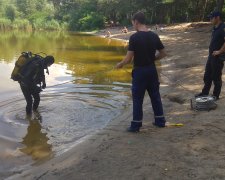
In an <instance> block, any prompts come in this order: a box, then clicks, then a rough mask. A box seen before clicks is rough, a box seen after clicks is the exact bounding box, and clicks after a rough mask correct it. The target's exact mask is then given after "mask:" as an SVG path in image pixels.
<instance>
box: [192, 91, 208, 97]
mask: <svg viewBox="0 0 225 180" xmlns="http://www.w3.org/2000/svg"><path fill="white" fill-rule="evenodd" d="M202 96H208V95H207V94H204V93H202V92H201V93H198V94H195V97H196V98H197V97H202Z"/></svg>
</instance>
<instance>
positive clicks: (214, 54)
mask: <svg viewBox="0 0 225 180" xmlns="http://www.w3.org/2000/svg"><path fill="white" fill-rule="evenodd" d="M220 54H221V52H220V51H213V53H212V55H213V56H218V55H220Z"/></svg>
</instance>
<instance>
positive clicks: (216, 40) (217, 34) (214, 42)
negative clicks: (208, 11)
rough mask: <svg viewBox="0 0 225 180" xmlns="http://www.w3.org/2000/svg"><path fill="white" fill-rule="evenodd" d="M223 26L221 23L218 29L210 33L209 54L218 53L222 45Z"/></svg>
mask: <svg viewBox="0 0 225 180" xmlns="http://www.w3.org/2000/svg"><path fill="white" fill-rule="evenodd" d="M224 38H225V24H224V23H221V24H220V25H219V26H218V27H214V28H213V31H212V37H211V42H210V45H209V53H210V54H211V53H212V52H213V51H218V50H220V48H221V47H222V46H223V44H224Z"/></svg>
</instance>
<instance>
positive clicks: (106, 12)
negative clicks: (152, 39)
mask: <svg viewBox="0 0 225 180" xmlns="http://www.w3.org/2000/svg"><path fill="white" fill-rule="evenodd" d="M223 5H224V0H0V29H4V30H6V29H45V30H60V29H66V30H73V31H84V30H95V29H100V28H103V27H105V26H112V25H118V24H119V25H128V24H130V18H131V16H132V14H133V13H135V12H137V11H139V10H142V11H144V12H145V13H146V15H147V19H148V23H149V24H153V23H157V24H159V23H179V22H189V21H202V20H207V18H206V16H207V14H209V12H210V11H212V10H213V9H214V8H217V9H219V10H221V11H222V10H223V11H225V9H223Z"/></svg>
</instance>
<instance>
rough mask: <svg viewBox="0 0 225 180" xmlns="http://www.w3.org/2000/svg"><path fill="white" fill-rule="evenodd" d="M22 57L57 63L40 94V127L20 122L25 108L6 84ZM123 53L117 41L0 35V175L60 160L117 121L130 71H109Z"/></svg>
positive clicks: (126, 102)
mask: <svg viewBox="0 0 225 180" xmlns="http://www.w3.org/2000/svg"><path fill="white" fill-rule="evenodd" d="M23 51H31V52H34V53H38V52H44V53H46V54H48V55H53V56H54V57H55V59H56V63H55V64H54V65H52V66H51V67H50V68H49V71H50V75H49V76H48V75H46V81H47V88H46V89H45V90H44V91H43V92H42V93H41V102H40V107H39V112H40V114H41V117H42V122H41V121H40V120H41V119H40V117H38V118H37V117H36V119H34V118H32V119H30V120H27V119H26V118H25V106H26V102H25V100H24V97H23V95H22V93H21V90H20V88H19V85H18V83H17V82H14V81H13V80H11V79H10V74H11V71H12V69H13V67H14V63H15V61H16V59H17V58H18V57H19V55H20V53H21V52H23ZM125 52H126V44H124V43H122V42H120V41H115V40H111V39H105V38H99V37H95V36H91V35H87V34H77V33H65V32H33V33H32V32H17V31H14V32H2V33H1V36H0V77H1V83H0V94H1V96H0V149H1V152H0V161H1V162H4V163H3V164H1V163H0V173H1V172H4V171H10V170H12V169H13V168H15V167H16V168H18V167H19V165H25V164H30V163H33V162H35V161H36V160H42V159H46V158H47V159H48V158H49V157H52V155H53V154H54V155H59V154H61V153H63V152H65V151H67V150H69V149H70V148H71V147H73V146H74V144H76V142H78V141H80V140H81V139H82V138H85V137H86V136H87V135H90V134H92V133H94V132H96V131H97V130H99V129H101V128H103V127H105V126H106V125H107V123H108V122H109V121H110V120H112V119H115V118H116V117H117V116H118V115H120V113H121V112H123V110H124V109H125V108H126V107H128V106H129V105H130V102H131V101H130V80H131V77H130V76H131V75H130V73H131V66H130V67H129V66H128V67H126V68H127V69H125V70H124V69H122V70H115V69H114V68H113V67H114V66H115V64H116V63H117V62H119V61H121V59H122V58H123V56H124V54H125ZM2 154H3V155H2ZM6 158H7V161H5V159H6Z"/></svg>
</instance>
